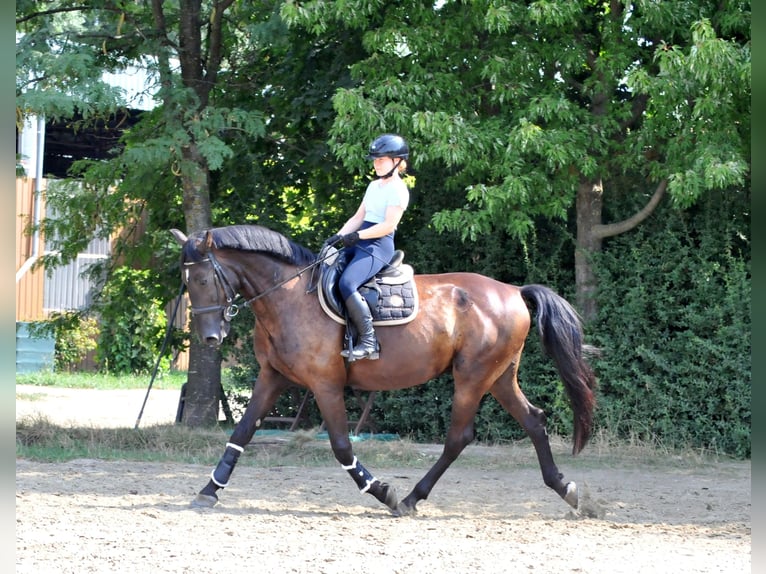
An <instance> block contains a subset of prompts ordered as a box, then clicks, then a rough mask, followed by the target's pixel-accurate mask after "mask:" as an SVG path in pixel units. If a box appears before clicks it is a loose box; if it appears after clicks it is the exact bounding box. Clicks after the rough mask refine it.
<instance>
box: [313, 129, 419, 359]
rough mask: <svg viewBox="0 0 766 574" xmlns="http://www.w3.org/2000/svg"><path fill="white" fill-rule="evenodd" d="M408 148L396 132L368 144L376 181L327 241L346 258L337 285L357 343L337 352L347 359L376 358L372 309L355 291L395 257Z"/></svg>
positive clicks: (405, 198) (404, 201)
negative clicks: (343, 251) (346, 253)
mask: <svg viewBox="0 0 766 574" xmlns="http://www.w3.org/2000/svg"><path fill="white" fill-rule="evenodd" d="M408 158H409V147H408V146H407V142H405V141H404V139H403V138H402V137H401V136H399V135H396V134H383V135H381V136H378V137H377V138H375V140H374V141H373V142H372V143H371V144H370V148H369V152H368V154H367V159H371V160H372V161H373V167H374V168H375V174H376V175H377V179H375V180H373V181H372V182H370V184H369V185H368V186H367V190H366V191H365V193H364V198H363V199H362V202H361V203H360V204H359V208H358V209H357V210H356V213H354V215H352V216H351V217H350V218H349V219H348V221H346V223H345V224H344V225H343V227H341V228H340V230H339V231H338V233H337V234H335V235H333V236H332V237H331V238H329V239H328V240H327V241H325V245H332V244H333V243H336V242H338V241H343V245H344V246H345V247H346V249H347V250H350V251H351V253H350V254H349V256H350V259H349V262H348V264H347V265H346V267H345V269H344V270H343V273H342V275H341V277H340V279H339V283H338V287H339V289H340V293H341V296H342V298H343V301H344V303H345V305H346V310H347V312H348V317H349V320H350V321H351V322H352V323H353V325H354V327H356V332H357V334H358V337H357V342H356V344H355V345H352V348H351V350H350V351H343V352H342V353H341V354H343V355H344V356H347V357H348V360H349V361H356V360H359V359H377V358H378V354H379V346H378V339H377V337H376V335H375V330H374V329H373V326H372V313H371V312H370V308H369V306H368V305H367V302H366V300H365V299H364V297H363V296H362V294H361V293H360V292H359V291H358V289H359V287H361V286H362V285H364V284H365V283H367V281H369V280H370V279H371V278H372V277H374V276H375V274H376V273H377V272H378V271H380V270H381V269H382V268H383V267H384V266H385V265H386V264H387V263H388V262H389V261H390V260H391V257H393V254H394V233H395V231H396V226H397V225H398V224H399V221H400V220H401V219H402V214H403V213H404V210H405V209H407V205H408V203H409V200H410V192H409V190H408V189H407V186H406V185H405V183H404V181H403V180H402V178H401V175H402V174H403V173H404V171H405V170H406V169H407V159H408Z"/></svg>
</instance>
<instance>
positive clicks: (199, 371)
mask: <svg viewBox="0 0 766 574" xmlns="http://www.w3.org/2000/svg"><path fill="white" fill-rule="evenodd" d="M220 389H221V352H220V350H219V349H217V348H215V347H211V346H210V345H205V344H204V343H202V342H200V341H199V340H197V337H195V336H192V341H191V345H190V347H189V371H188V373H187V377H186V394H185V396H184V408H183V415H182V417H181V423H182V424H184V425H186V426H188V427H190V428H198V427H212V426H215V425H216V424H218V413H219V402H220V400H221V394H220Z"/></svg>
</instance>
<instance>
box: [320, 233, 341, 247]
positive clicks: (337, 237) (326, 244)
mask: <svg viewBox="0 0 766 574" xmlns="http://www.w3.org/2000/svg"><path fill="white" fill-rule="evenodd" d="M341 239H342V236H340V235H338V234H337V233H336V234H335V235H333V236H332V237H330V238H329V239H327V240H326V241H325V242H324V243H322V247H329V246H330V245H332V244H334V243H338V241H340V240H341Z"/></svg>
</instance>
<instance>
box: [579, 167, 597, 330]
mask: <svg viewBox="0 0 766 574" xmlns="http://www.w3.org/2000/svg"><path fill="white" fill-rule="evenodd" d="M602 204H603V189H602V185H601V180H600V179H596V180H587V181H586V180H584V181H582V182H580V185H579V187H578V188H577V208H576V209H577V245H576V246H575V289H576V297H575V299H576V304H577V307H578V309H579V310H580V314H581V315H582V317H583V319H584V320H585V321H586V322H587V321H591V320H593V319H595V317H596V314H597V313H598V307H597V304H596V298H595V294H596V277H595V274H594V273H593V266H592V261H591V258H592V255H593V254H594V253H599V252H600V251H601V235H599V234H598V233H597V230H598V229H599V228H600V226H601V209H602Z"/></svg>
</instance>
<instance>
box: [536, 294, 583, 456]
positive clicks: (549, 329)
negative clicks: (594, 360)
mask: <svg viewBox="0 0 766 574" xmlns="http://www.w3.org/2000/svg"><path fill="white" fill-rule="evenodd" d="M521 295H522V297H524V298H525V299H527V300H530V301H532V302H533V303H534V305H535V308H536V314H535V321H536V322H537V330H538V332H539V333H540V338H541V339H542V343H543V350H544V351H545V353H546V354H547V355H548V356H549V357H551V359H553V362H554V363H555V365H556V370H557V371H558V373H559V376H560V377H561V380H562V381H564V389H565V390H566V393H567V396H568V397H569V402H570V404H571V405H572V411H573V412H574V445H573V447H572V453H573V454H577V453H579V452H580V451H581V450H582V449H583V447H584V446H585V445H586V444H587V442H588V439H589V438H590V433H591V430H592V428H593V409H594V408H595V406H596V397H595V395H594V394H593V391H594V389H595V388H596V377H595V375H594V373H593V369H591V367H590V365H589V364H588V362H587V361H586V360H585V359H584V357H583V347H584V345H583V329H582V323H581V321H580V316H579V315H578V314H577V311H575V309H574V308H573V307H572V305H570V304H569V303H568V302H567V300H566V299H564V298H563V297H561V296H560V295H558V294H557V293H556V292H555V291H553V290H552V289H550V288H548V287H546V286H544V285H525V286H523V287H521Z"/></svg>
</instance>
